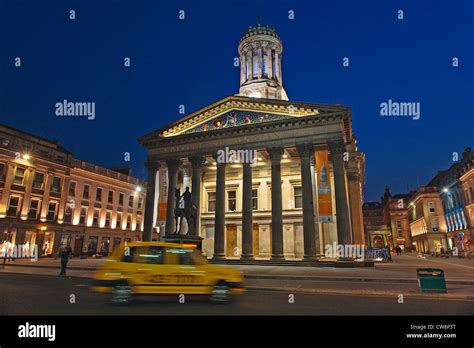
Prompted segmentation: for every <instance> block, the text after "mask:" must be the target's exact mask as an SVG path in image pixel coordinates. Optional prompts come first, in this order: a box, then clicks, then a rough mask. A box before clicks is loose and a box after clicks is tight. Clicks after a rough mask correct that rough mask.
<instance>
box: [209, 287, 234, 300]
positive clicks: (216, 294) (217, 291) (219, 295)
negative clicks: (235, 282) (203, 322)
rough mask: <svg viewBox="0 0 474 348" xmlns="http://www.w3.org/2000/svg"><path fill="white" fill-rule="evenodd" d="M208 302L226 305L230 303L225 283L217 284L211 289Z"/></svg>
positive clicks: (228, 290)
mask: <svg viewBox="0 0 474 348" xmlns="http://www.w3.org/2000/svg"><path fill="white" fill-rule="evenodd" d="M210 300H211V301H212V302H214V303H227V302H229V301H230V287H229V285H228V284H227V283H225V282H218V283H217V284H216V285H214V287H213V288H212V293H211V297H210Z"/></svg>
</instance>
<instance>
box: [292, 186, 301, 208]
mask: <svg viewBox="0 0 474 348" xmlns="http://www.w3.org/2000/svg"><path fill="white" fill-rule="evenodd" d="M294 198H295V208H303V190H302V189H301V186H295V188H294Z"/></svg>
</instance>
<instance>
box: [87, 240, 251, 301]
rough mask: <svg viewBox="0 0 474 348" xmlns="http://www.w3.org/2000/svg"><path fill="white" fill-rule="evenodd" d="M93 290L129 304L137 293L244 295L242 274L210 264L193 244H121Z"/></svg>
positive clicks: (99, 272) (218, 297)
mask: <svg viewBox="0 0 474 348" xmlns="http://www.w3.org/2000/svg"><path fill="white" fill-rule="evenodd" d="M93 290H94V291H96V292H102V293H110V294H111V297H112V301H113V302H129V301H130V300H131V298H132V295H134V294H137V295H138V294H144V295H145V294H193V295H209V296H210V299H211V300H212V301H215V302H227V301H229V299H230V297H231V295H234V294H241V293H243V292H245V289H244V287H243V273H242V272H241V271H239V270H236V269H233V268H229V267H223V266H216V265H210V264H208V263H207V259H206V258H205V257H204V256H203V255H202V254H201V252H200V251H199V250H197V249H196V248H195V247H194V246H193V245H186V244H175V243H166V242H129V243H127V244H121V245H120V246H118V247H117V248H116V249H115V250H114V251H113V252H112V255H111V256H110V257H109V258H108V259H107V260H106V261H105V262H104V264H103V265H102V266H100V267H99V268H98V269H97V272H96V274H95V275H94V285H93Z"/></svg>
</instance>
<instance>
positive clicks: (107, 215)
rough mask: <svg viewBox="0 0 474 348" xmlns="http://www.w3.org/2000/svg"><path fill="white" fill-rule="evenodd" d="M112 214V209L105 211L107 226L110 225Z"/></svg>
mask: <svg viewBox="0 0 474 348" xmlns="http://www.w3.org/2000/svg"><path fill="white" fill-rule="evenodd" d="M111 215H112V212H111V211H110V210H107V212H106V213H105V227H110V216H111Z"/></svg>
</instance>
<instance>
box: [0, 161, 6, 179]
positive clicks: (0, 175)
mask: <svg viewBox="0 0 474 348" xmlns="http://www.w3.org/2000/svg"><path fill="white" fill-rule="evenodd" d="M4 180H5V163H0V181H4Z"/></svg>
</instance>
